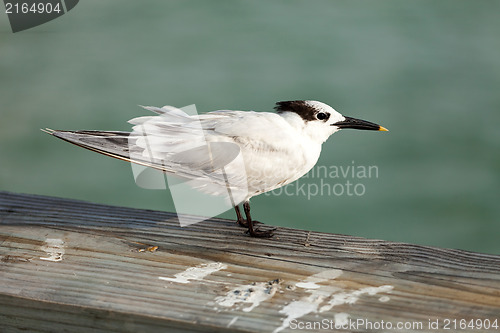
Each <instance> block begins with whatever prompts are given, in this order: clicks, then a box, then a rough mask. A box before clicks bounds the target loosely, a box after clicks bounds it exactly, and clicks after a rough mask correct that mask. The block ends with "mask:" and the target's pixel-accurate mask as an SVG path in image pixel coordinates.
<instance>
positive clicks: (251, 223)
mask: <svg viewBox="0 0 500 333" xmlns="http://www.w3.org/2000/svg"><path fill="white" fill-rule="evenodd" d="M243 210H244V211H245V215H246V217H247V224H248V233H249V234H250V236H252V237H259V238H269V237H273V231H274V230H276V229H273V230H267V231H260V230H258V229H254V228H253V226H254V223H255V222H257V221H253V220H252V217H251V216H250V203H249V202H248V201H245V202H244V203H243Z"/></svg>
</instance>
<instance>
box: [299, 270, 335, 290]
mask: <svg viewBox="0 0 500 333" xmlns="http://www.w3.org/2000/svg"><path fill="white" fill-rule="evenodd" d="M340 275H342V271H341V270H340V269H329V270H326V271H323V272H319V273H317V274H314V275H311V276H309V277H308V278H306V279H305V280H303V281H302V282H298V283H296V284H295V285H296V286H297V287H299V288H304V289H318V288H319V287H321V286H320V285H318V284H317V283H320V282H325V281H328V280H333V279H336V278H338V277H339V276H340Z"/></svg>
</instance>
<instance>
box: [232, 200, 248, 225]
mask: <svg viewBox="0 0 500 333" xmlns="http://www.w3.org/2000/svg"><path fill="white" fill-rule="evenodd" d="M234 210H235V211H236V222H238V225H239V226H240V227H244V228H248V223H247V221H245V219H244V218H243V216H241V212H240V206H238V205H236V206H234Z"/></svg>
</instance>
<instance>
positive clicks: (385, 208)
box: [0, 0, 500, 254]
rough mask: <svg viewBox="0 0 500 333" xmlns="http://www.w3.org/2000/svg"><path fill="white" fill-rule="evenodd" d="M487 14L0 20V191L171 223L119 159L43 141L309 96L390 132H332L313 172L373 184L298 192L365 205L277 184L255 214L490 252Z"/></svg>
mask: <svg viewBox="0 0 500 333" xmlns="http://www.w3.org/2000/svg"><path fill="white" fill-rule="evenodd" d="M499 13H500V2H499V1H494V0H491V1H488V0H482V1H464V0H441V1H432V0H418V1H399V0H378V1H361V0H351V1H332V0H328V1H326V0H325V1H319V0H318V1H289V0H287V1H285V0H282V1H264V0H258V1H202V0H182V1H180V0H178V1H154V2H153V1H148V2H145V1H132V2H124V1H118V0H107V1H96V0H87V1H81V2H80V3H79V4H78V5H77V7H75V8H74V9H73V10H72V11H71V12H69V13H67V14H66V15H64V16H62V17H61V18H59V19H56V20H54V21H51V22H49V23H47V24H44V25H42V26H39V27H36V28H33V29H31V30H27V31H23V32H19V33H15V34H13V33H12V32H11V30H10V27H9V24H8V20H7V16H6V15H5V13H3V12H2V13H0V116H1V119H0V170H1V172H0V190H7V191H13V192H25V193H37V194H44V195H52V196H59V197H67V198H76V199H82V200H88V201H92V202H98V203H105V204H112V205H121V206H130V207H137V208H147V209H159V210H168V211H172V210H173V209H174V207H173V203H172V199H171V197H170V195H169V193H168V192H166V191H153V190H145V189H141V188H139V187H137V186H136V184H135V183H134V179H133V177H132V171H131V167H130V165H129V164H127V163H124V162H121V161H118V160H114V159H110V158H106V157H104V156H101V155H98V154H95V153H93V152H89V151H86V150H83V149H81V148H77V147H75V146H72V145H70V144H67V143H64V142H61V141H59V140H56V139H54V138H51V137H49V136H48V135H46V134H44V133H42V132H40V130H39V129H40V128H43V127H51V128H55V129H103V130H129V128H130V127H129V125H128V124H127V123H126V121H127V120H129V119H131V118H134V117H136V116H139V115H146V114H148V113H147V112H146V111H145V110H142V109H140V108H139V107H138V106H137V105H138V104H141V105H155V106H162V105H165V104H168V105H174V106H178V107H182V106H185V105H189V104H196V106H197V108H198V111H200V112H206V111H212V110H217V109H239V110H257V111H271V110H272V107H273V106H274V103H275V102H276V101H280V100H294V99H314V100H320V101H323V102H326V103H328V104H330V105H332V106H333V107H335V108H336V109H337V110H338V111H339V112H341V113H343V114H345V115H349V116H353V117H358V118H362V119H366V120H370V121H373V122H377V123H380V124H381V125H383V126H385V127H387V128H389V129H390V132H389V133H375V132H361V131H354V130H351V131H347V130H346V131H343V132H340V133H337V134H335V135H334V136H332V137H331V138H330V140H328V141H327V142H326V143H325V144H324V146H323V153H322V156H321V158H320V160H319V162H318V165H322V166H325V167H327V168H328V170H332V167H337V168H340V167H344V168H346V167H348V166H353V165H354V166H366V167H368V166H376V167H377V170H378V173H377V177H375V176H374V175H372V177H371V178H360V177H357V176H355V177H352V175H350V176H347V177H338V178H335V177H333V176H328V177H326V178H325V177H324V176H322V177H318V176H314V175H313V176H310V177H308V178H305V179H302V180H300V181H299V184H298V185H297V186H300V185H301V184H305V185H304V186H307V185H309V184H317V187H318V188H320V186H321V184H322V183H321V181H323V183H325V182H326V183H328V184H336V183H341V184H345V183H346V182H347V181H350V182H351V184H362V188H363V189H364V193H363V195H347V194H346V193H344V194H342V195H336V194H331V193H330V195H328V193H326V192H325V191H326V188H325V187H323V188H325V190H324V193H323V195H321V193H319V194H316V195H312V193H310V192H311V191H312V190H313V188H311V187H309V189H310V191H309V193H303V192H302V191H300V190H299V188H298V187H294V188H289V190H288V193H292V194H291V195H286V194H284V193H282V194H281V195H276V193H274V194H272V195H267V196H266V195H261V196H259V197H256V198H254V199H253V200H252V204H253V205H252V209H253V215H254V216H255V218H257V219H258V220H261V221H264V222H265V223H267V224H272V225H277V226H288V227H295V228H301V229H307V230H318V231H325V232H334V233H342V234H350V235H356V236H363V237H369V238H379V239H385V240H393V241H401V242H411V243H417V244H426V245H434V246H439V247H450V248H459V249H466V250H472V251H481V252H488V253H497V254H500V223H499V217H500V201H499V199H500V196H499V194H500V193H499V188H500V155H499V152H500V149H499V148H500V131H499V127H500V56H499V54H500V15H499ZM303 189H304V188H303ZM305 189H306V190H307V187H306V188H305ZM294 191H296V193H295V194H294ZM336 191H337V192H336V193H337V194H338V193H339V192H340V187H337V188H336ZM360 191H361V187H359V186H358V193H359V192H360ZM233 215H234V213H233V212H232V211H230V212H227V213H225V214H223V215H222V217H226V218H234V216H233Z"/></svg>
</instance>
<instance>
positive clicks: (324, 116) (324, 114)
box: [316, 112, 330, 120]
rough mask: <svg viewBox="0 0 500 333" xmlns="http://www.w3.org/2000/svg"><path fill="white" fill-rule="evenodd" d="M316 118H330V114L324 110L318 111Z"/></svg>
mask: <svg viewBox="0 0 500 333" xmlns="http://www.w3.org/2000/svg"><path fill="white" fill-rule="evenodd" d="M316 118H318V120H327V119H328V118H330V115H329V114H328V113H325V112H318V114H317V115H316Z"/></svg>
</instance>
